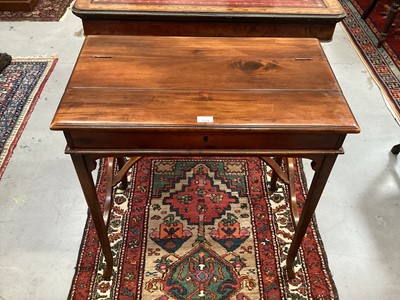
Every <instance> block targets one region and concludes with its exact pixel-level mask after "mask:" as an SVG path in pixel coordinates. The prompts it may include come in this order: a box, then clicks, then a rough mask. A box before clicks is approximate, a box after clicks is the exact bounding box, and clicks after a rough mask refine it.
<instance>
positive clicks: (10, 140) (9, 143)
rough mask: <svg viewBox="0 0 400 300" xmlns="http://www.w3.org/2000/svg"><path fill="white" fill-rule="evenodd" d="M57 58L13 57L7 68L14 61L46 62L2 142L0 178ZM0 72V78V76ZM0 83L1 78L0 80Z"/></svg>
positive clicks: (14, 62)
mask: <svg viewBox="0 0 400 300" xmlns="http://www.w3.org/2000/svg"><path fill="white" fill-rule="evenodd" d="M57 61H58V59H57V58H55V57H25V58H13V60H12V62H11V65H9V66H8V67H7V68H11V67H12V65H13V64H16V63H23V62H46V63H47V64H46V66H45V67H44V68H43V70H41V74H40V75H39V77H38V78H36V80H37V82H36V84H35V86H33V87H30V89H31V90H30V93H29V94H27V95H24V97H25V98H24V99H23V100H24V103H23V108H21V112H20V115H19V116H18V118H17V119H16V120H14V121H13V122H15V124H14V126H13V128H12V129H11V132H10V134H9V135H8V137H5V139H6V141H5V143H4V148H3V150H2V151H1V152H0V179H1V177H2V175H3V174H4V171H5V169H6V167H7V164H8V162H9V161H10V158H11V156H12V154H13V151H14V149H15V147H16V145H17V143H18V140H19V138H20V137H21V134H22V132H23V131H24V128H25V126H26V124H27V123H28V120H29V118H30V116H31V114H32V112H33V110H34V108H35V105H36V103H37V102H38V100H39V98H40V94H41V92H42V91H43V88H44V86H45V84H46V82H47V80H48V79H49V77H50V75H51V73H52V71H53V69H54V68H55V65H56V63H57ZM7 68H6V69H5V70H3V72H2V73H4V72H6V70H7ZM1 76H2V75H1V74H0V78H1ZM0 84H1V80H0ZM0 91H1V90H0Z"/></svg>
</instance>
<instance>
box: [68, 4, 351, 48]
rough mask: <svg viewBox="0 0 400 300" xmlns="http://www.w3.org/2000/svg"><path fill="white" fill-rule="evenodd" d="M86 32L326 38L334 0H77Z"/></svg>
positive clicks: (337, 16) (336, 16)
mask: <svg viewBox="0 0 400 300" xmlns="http://www.w3.org/2000/svg"><path fill="white" fill-rule="evenodd" d="M72 11H73V13H74V14H76V15H77V16H78V17H80V18H82V21H83V27H84V31H85V34H86V35H90V34H114V35H115V34H126V35H172V36H177V35H178V36H238V37H244V36H253V37H257V36H258V37H261V36H265V37H315V38H319V39H321V40H325V41H328V40H331V39H332V35H333V32H334V29H335V25H336V23H337V22H339V21H341V20H342V19H343V18H344V17H345V13H344V11H343V8H342V7H341V6H340V4H339V2H338V0H77V1H76V2H75V4H74V6H73V9H72Z"/></svg>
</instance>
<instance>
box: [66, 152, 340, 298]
mask: <svg viewBox="0 0 400 300" xmlns="http://www.w3.org/2000/svg"><path fill="white" fill-rule="evenodd" d="M295 168H296V186H297V199H298V202H299V204H300V205H301V204H302V203H304V199H305V193H306V188H305V186H306V184H305V182H304V178H303V172H302V165H301V163H300V162H299V161H298V162H297V164H296V167H295ZM270 175H271V174H270V171H269V168H267V166H266V164H265V163H264V162H262V161H261V160H260V159H258V158H232V157H230V158H229V157H225V158H221V157H209V158H206V157H193V158H173V157H168V158H161V157H160V158H154V157H153V158H152V157H145V158H142V159H141V160H139V162H138V163H137V164H135V166H134V167H133V169H131V171H130V173H129V177H128V182H129V185H128V188H127V189H126V190H121V189H119V188H118V187H117V188H116V190H115V194H114V199H115V205H114V207H113V211H112V215H111V220H110V229H109V239H110V242H111V247H112V251H113V255H114V269H113V276H112V277H111V280H109V281H107V280H103V278H102V276H101V274H102V271H103V269H104V267H105V263H104V261H103V256H102V254H101V251H100V248H99V245H98V239H97V235H96V232H95V229H94V227H93V224H92V221H91V219H90V218H89V219H88V222H87V224H86V228H85V231H84V237H83V240H82V245H81V250H80V256H79V258H78V263H77V267H76V274H75V277H74V279H73V284H72V288H71V291H70V295H69V299H120V300H123V299H157V300H168V299H171V300H172V299H182V300H187V299H215V300H217V299H218V300H228V299H235V300H240V299H241V300H249V299H254V300H255V299H304V300H305V299H337V293H336V289H335V286H334V283H333V280H332V277H331V276H330V271H329V269H328V265H327V260H326V257H325V252H324V249H323V246H322V241H321V239H320V236H319V233H318V230H317V227H316V222H315V220H314V221H313V222H312V224H311V226H310V227H309V228H308V231H307V234H306V236H305V238H304V240H303V243H302V247H301V250H300V252H299V255H298V257H297V259H296V262H295V272H296V277H295V279H293V280H289V279H288V277H287V275H286V270H285V268H286V256H287V252H288V248H289V245H290V242H291V239H292V236H293V224H292V221H291V217H290V212H289V210H288V202H287V197H286V195H287V193H288V191H287V189H286V186H284V185H282V184H279V188H278V190H277V191H276V192H274V193H272V192H269V191H268V184H267V182H268V180H269V179H270ZM105 178H106V176H105V168H104V164H102V165H101V167H100V171H99V182H98V185H97V191H98V194H99V198H100V200H101V201H104V197H105Z"/></svg>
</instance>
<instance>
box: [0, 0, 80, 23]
mask: <svg viewBox="0 0 400 300" xmlns="http://www.w3.org/2000/svg"><path fill="white" fill-rule="evenodd" d="M71 2H72V0H39V2H38V4H37V5H36V6H35V8H34V9H33V11H0V21H58V20H60V18H61V17H62V16H63V15H64V13H65V12H66V10H67V8H68V6H69V5H70V4H71Z"/></svg>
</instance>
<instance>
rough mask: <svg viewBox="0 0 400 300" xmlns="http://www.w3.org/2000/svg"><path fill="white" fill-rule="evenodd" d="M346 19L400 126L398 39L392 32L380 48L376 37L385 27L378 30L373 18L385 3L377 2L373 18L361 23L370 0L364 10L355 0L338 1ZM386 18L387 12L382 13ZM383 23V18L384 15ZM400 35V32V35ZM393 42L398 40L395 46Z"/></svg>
mask: <svg viewBox="0 0 400 300" xmlns="http://www.w3.org/2000/svg"><path fill="white" fill-rule="evenodd" d="M339 1H340V3H341V4H342V6H343V8H344V10H345V12H346V14H347V16H346V18H345V19H344V20H343V21H342V25H343V28H344V29H345V32H346V33H347V35H348V36H349V37H350V41H351V42H352V44H353V46H354V48H355V49H356V51H357V52H358V54H359V56H360V58H361V59H362V60H363V62H364V64H365V65H366V67H367V69H368V70H369V72H370V74H371V76H372V77H373V78H374V80H375V82H376V83H377V85H378V86H379V88H380V89H381V91H382V94H383V96H384V98H385V100H386V104H387V107H388V108H389V109H390V111H391V113H392V114H393V117H394V118H395V119H396V120H397V122H398V123H399V124H400V60H399V56H398V55H399V50H400V43H399V41H398V39H399V37H395V36H393V34H394V32H393V31H394V30H392V29H391V31H390V36H389V37H388V39H387V42H385V43H383V46H382V47H380V48H377V47H376V45H377V36H379V35H380V32H381V30H382V28H383V27H376V25H375V23H373V22H372V21H371V18H372V17H374V16H376V15H377V13H378V12H377V10H379V7H381V5H382V3H381V2H380V1H378V4H377V7H376V9H375V10H374V11H373V12H372V13H371V15H370V18H367V19H366V21H364V20H362V19H361V17H360V15H361V14H362V12H363V11H364V9H365V7H366V5H367V3H369V0H365V1H362V2H363V6H364V8H361V6H360V5H359V3H358V2H357V1H356V0H339ZM382 2H384V1H382ZM382 14H383V15H385V16H386V13H382ZM381 19H382V22H381V23H383V22H384V16H381ZM399 33H400V32H399ZM394 41H396V42H395V43H394Z"/></svg>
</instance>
